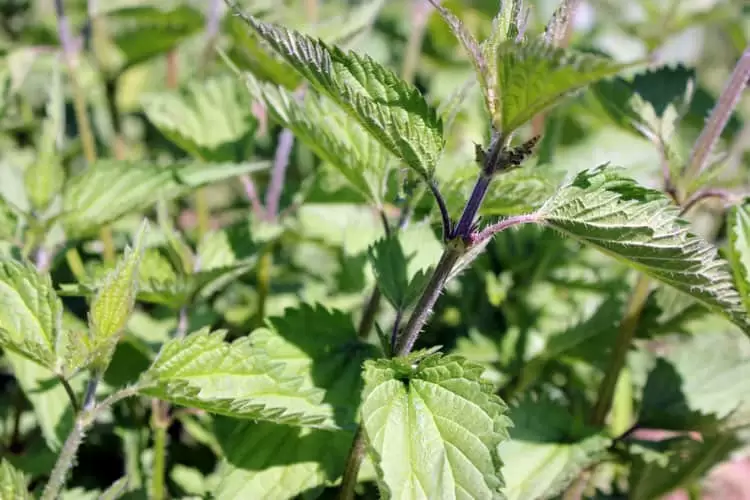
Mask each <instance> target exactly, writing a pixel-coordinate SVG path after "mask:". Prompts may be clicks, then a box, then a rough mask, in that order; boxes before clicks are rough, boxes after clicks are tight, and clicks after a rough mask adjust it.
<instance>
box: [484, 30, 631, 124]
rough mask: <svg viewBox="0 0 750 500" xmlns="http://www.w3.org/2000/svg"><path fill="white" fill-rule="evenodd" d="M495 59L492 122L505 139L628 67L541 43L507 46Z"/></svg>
mask: <svg viewBox="0 0 750 500" xmlns="http://www.w3.org/2000/svg"><path fill="white" fill-rule="evenodd" d="M496 57H497V58H498V65H497V73H498V74H497V78H498V85H499V92H500V110H499V112H500V117H499V119H498V118H495V121H496V122H500V124H501V126H502V132H503V134H506V135H507V134H510V133H511V132H513V131H514V130H516V129H517V128H519V127H521V126H522V125H523V124H525V123H526V122H528V121H529V120H531V119H532V118H534V116H535V115H537V114H538V113H540V112H542V111H544V110H545V109H547V108H549V107H551V106H553V105H555V104H557V103H559V102H560V101H561V100H562V99H563V98H565V97H566V96H568V95H570V94H571V93H573V92H576V91H578V90H581V89H583V88H584V87H586V86H587V85H589V84H591V83H593V82H596V81H598V80H601V79H603V78H606V77H608V76H612V75H615V74H616V73H619V72H621V71H623V70H624V69H626V68H628V67H629V66H630V65H628V64H620V63H617V62H615V61H612V60H610V59H606V58H603V57H600V56H595V55H593V54H583V53H577V52H572V51H567V50H563V49H558V48H554V47H550V46H548V45H546V44H545V43H544V41H543V40H535V41H531V42H526V43H521V44H515V43H510V42H506V43H505V45H503V46H501V47H499V49H498V53H497V55H496Z"/></svg>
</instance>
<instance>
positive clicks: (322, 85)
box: [244, 17, 444, 178]
mask: <svg viewBox="0 0 750 500" xmlns="http://www.w3.org/2000/svg"><path fill="white" fill-rule="evenodd" d="M244 19H245V20H246V21H247V22H248V24H250V25H251V26H252V27H253V28H254V29H255V30H256V31H257V32H258V33H259V34H260V35H261V36H262V37H263V38H264V39H265V40H266V41H267V42H268V43H269V44H270V45H271V46H272V47H273V48H274V50H276V51H277V52H278V53H280V54H281V55H282V56H283V57H284V58H285V59H286V60H287V61H288V62H289V63H290V64H291V65H292V66H294V68H295V69H296V70H297V71H299V72H300V73H301V74H302V76H304V77H305V79H307V80H308V81H309V82H310V83H311V84H312V86H313V87H314V88H315V89H316V90H318V91H319V92H321V93H322V94H325V95H327V96H328V97H330V98H331V99H332V100H333V101H334V102H336V103H337V104H339V105H340V106H341V107H342V108H343V109H344V110H346V111H347V112H348V113H349V115H350V116H351V117H352V118H354V119H355V120H357V121H358V122H359V123H360V124H361V125H362V126H363V127H364V129H365V130H367V131H368V132H369V133H371V134H372V135H373V137H375V138H376V139H377V140H378V141H380V142H381V143H382V144H383V146H385V147H386V148H387V149H388V150H389V151H391V152H392V153H393V154H394V155H396V156H397V157H398V158H400V159H402V160H403V161H404V162H405V163H406V164H407V165H408V166H409V167H411V168H413V169H414V170H415V171H417V172H419V174H420V175H421V176H422V177H425V178H429V177H431V176H432V172H433V170H434V169H435V166H436V164H437V161H438V158H439V156H440V153H441V152H442V149H443V143H444V140H443V126H442V122H441V121H440V119H439V118H438V115H437V113H436V112H435V110H433V109H432V108H431V107H430V106H429V105H428V104H427V102H426V101H425V99H424V97H423V96H422V95H421V94H420V93H419V91H418V90H417V89H416V88H415V87H414V86H412V85H410V84H408V83H406V82H404V81H403V80H401V79H399V78H398V76H396V74H395V73H393V72H392V71H390V70H388V69H386V68H384V67H383V66H381V65H380V64H378V63H377V62H375V61H374V60H373V59H371V58H369V57H367V56H360V55H358V54H355V53H354V52H347V53H345V52H343V51H342V50H341V49H338V48H336V47H329V46H328V45H326V44H325V43H324V42H321V41H319V40H315V39H313V38H310V37H308V36H305V35H302V34H300V33H297V32H294V31H290V30H288V29H286V28H283V27H280V26H276V25H272V24H267V23H264V22H261V21H259V20H258V19H256V18H254V17H244Z"/></svg>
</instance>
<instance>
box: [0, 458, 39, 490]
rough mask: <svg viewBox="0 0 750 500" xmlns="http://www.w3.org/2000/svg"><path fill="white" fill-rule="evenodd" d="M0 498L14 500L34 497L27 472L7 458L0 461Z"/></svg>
mask: <svg viewBox="0 0 750 500" xmlns="http://www.w3.org/2000/svg"><path fill="white" fill-rule="evenodd" d="M0 498H8V499H11V498H12V499H14V500H31V499H32V498H34V497H33V496H32V495H31V494H30V493H29V490H28V479H27V478H26V476H25V474H24V473H23V472H21V471H19V470H18V469H16V468H15V467H13V466H12V465H11V464H10V462H8V461H7V460H6V459H5V458H3V459H2V461H0Z"/></svg>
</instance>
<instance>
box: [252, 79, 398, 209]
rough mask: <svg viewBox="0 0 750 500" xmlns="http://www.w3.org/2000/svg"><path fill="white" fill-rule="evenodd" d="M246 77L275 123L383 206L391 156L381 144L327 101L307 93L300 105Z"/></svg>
mask: <svg viewBox="0 0 750 500" xmlns="http://www.w3.org/2000/svg"><path fill="white" fill-rule="evenodd" d="M245 78H246V81H247V84H248V87H249V89H250V92H251V93H252V94H253V95H254V96H255V97H256V98H258V99H260V100H262V101H263V102H264V103H265V104H266V107H267V108H268V109H269V111H270V112H271V114H272V116H273V117H274V119H275V120H277V121H278V122H279V123H281V125H283V126H284V127H285V128H288V129H290V130H291V131H292V132H293V133H294V135H295V137H296V138H297V139H298V140H299V141H300V142H302V143H304V144H305V145H306V146H307V147H309V148H310V149H311V150H312V151H314V152H315V154H316V155H318V156H319V157H320V158H321V159H322V160H323V161H325V162H326V163H328V164H330V165H331V166H332V167H334V168H335V169H336V170H338V171H339V172H340V173H341V175H343V176H344V177H345V178H346V180H347V181H349V183H350V184H351V185H352V187H353V188H354V189H356V190H357V191H358V192H359V193H360V194H362V196H364V197H365V199H366V200H368V201H370V202H373V203H375V204H377V205H380V204H382V199H383V194H384V193H383V192H384V190H385V187H386V185H385V184H386V182H385V181H386V177H387V175H388V172H389V169H388V160H389V159H390V158H391V154H390V153H389V152H388V151H387V150H385V149H384V148H383V147H382V146H381V145H380V143H378V142H377V141H376V140H375V139H373V138H372V137H371V136H370V135H369V134H368V133H367V132H366V131H365V130H364V129H363V128H362V127H361V126H359V124H357V123H356V122H355V121H354V120H352V119H351V118H350V117H349V115H347V114H346V113H345V112H344V111H342V110H341V109H339V108H336V107H335V106H333V105H331V103H330V101H328V100H325V99H323V98H321V97H319V96H317V95H314V94H311V93H308V94H307V95H305V96H304V98H303V100H302V102H300V101H299V100H298V99H296V98H295V96H294V95H293V94H291V93H290V92H288V91H286V90H284V89H282V88H280V87H275V86H272V85H268V84H263V83H261V82H259V81H258V80H256V79H255V77H253V76H252V75H251V74H246V75H245Z"/></svg>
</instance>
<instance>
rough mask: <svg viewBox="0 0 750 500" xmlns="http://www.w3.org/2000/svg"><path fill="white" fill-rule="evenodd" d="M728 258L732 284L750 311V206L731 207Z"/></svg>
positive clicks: (728, 225)
mask: <svg viewBox="0 0 750 500" xmlns="http://www.w3.org/2000/svg"><path fill="white" fill-rule="evenodd" d="M727 227H728V233H729V246H728V252H727V253H728V256H729V263H730V264H731V265H732V270H733V271H734V284H735V286H736V287H737V290H738V291H739V293H740V296H741V297H742V301H743V303H744V305H745V310H746V311H750V205H741V206H736V207H733V208H732V209H731V210H730V212H729V220H728V221H727Z"/></svg>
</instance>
